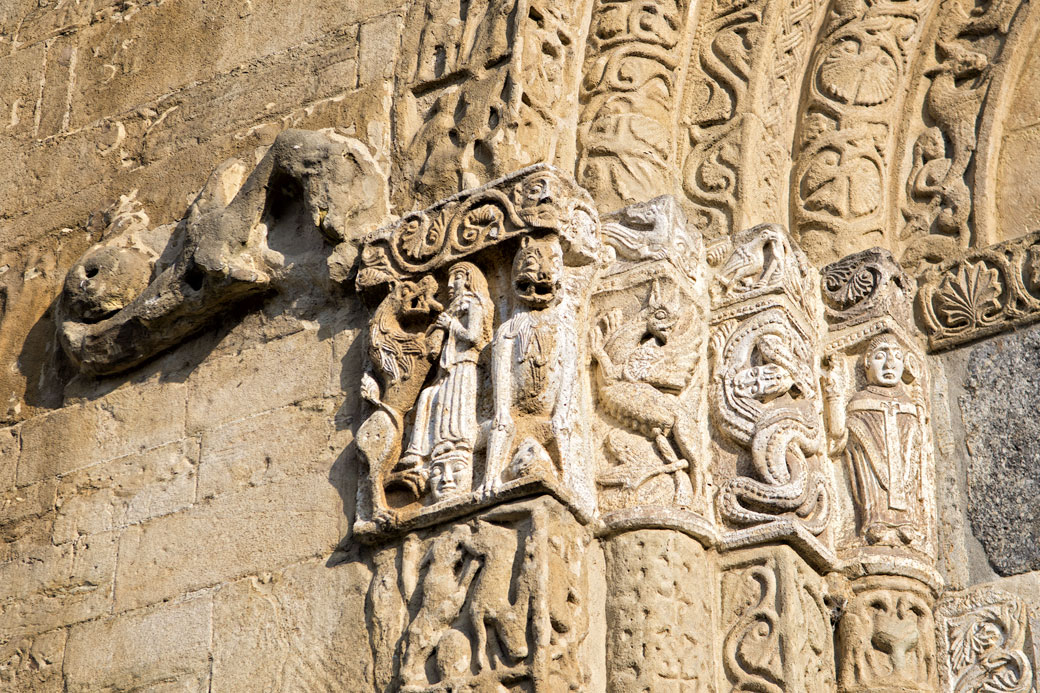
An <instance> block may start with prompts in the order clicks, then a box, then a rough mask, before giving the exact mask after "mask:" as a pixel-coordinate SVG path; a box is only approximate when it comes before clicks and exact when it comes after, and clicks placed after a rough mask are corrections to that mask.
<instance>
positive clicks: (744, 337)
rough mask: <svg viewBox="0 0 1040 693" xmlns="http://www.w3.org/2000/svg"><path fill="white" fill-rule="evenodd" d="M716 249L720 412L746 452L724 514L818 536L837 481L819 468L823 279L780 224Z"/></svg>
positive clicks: (716, 412)
mask: <svg viewBox="0 0 1040 693" xmlns="http://www.w3.org/2000/svg"><path fill="white" fill-rule="evenodd" d="M727 250H728V252H727ZM708 257H709V261H710V260H711V259H713V258H714V259H715V260H716V261H717V262H716V269H715V272H714V278H713V280H712V284H711V288H710V290H711V304H712V315H711V323H712V330H711V345H710V346H711V353H712V359H713V360H712V376H711V378H712V380H711V389H710V398H711V402H712V406H711V412H712V417H713V420H714V422H715V426H716V428H717V429H718V431H719V432H720V433H721V434H723V435H724V436H725V437H726V438H727V439H728V440H730V441H732V442H733V443H735V444H736V445H737V446H738V448H739V449H740V450H741V451H742V452H738V453H737V456H736V457H737V461H736V464H737V465H738V467H737V470H738V471H737V473H736V474H735V475H734V476H733V478H731V479H729V480H728V481H726V482H725V483H724V484H723V485H722V486H721V487H720V491H719V494H718V499H717V502H718V509H719V513H720V515H721V516H722V518H723V519H724V520H726V521H727V522H729V523H732V524H733V525H736V526H737V527H747V526H754V525H761V524H764V523H773V522H777V521H780V520H785V521H786V522H787V523H789V524H791V525H792V526H795V527H802V528H804V529H805V530H808V532H809V533H811V534H813V535H819V534H821V533H823V532H824V530H825V529H826V528H827V523H828V520H829V517H828V508H829V497H830V489H829V484H828V483H827V481H826V478H825V476H824V475H823V474H822V473H821V471H820V459H821V458H820V453H822V452H823V445H822V442H823V437H824V432H823V422H822V418H821V410H820V405H819V400H820V398H819V391H818V361H817V359H818V357H817V354H816V346H817V343H818V335H819V329H820V325H819V319H820V316H819V308H818V305H819V304H818V299H816V296H815V295H814V294H815V292H816V291H817V290H818V277H817V275H816V274H815V270H813V269H811V268H810V266H809V265H808V262H807V261H806V259H805V256H804V255H803V254H802V253H801V251H800V250H798V249H797V248H795V247H794V246H793V245H792V243H791V240H790V239H789V237H788V236H787V234H786V232H785V231H784V230H783V229H782V228H780V227H779V226H777V225H775V224H763V225H760V226H756V227H753V228H751V229H748V230H746V231H742V232H741V233H739V234H737V235H736V236H734V237H733V239H732V241H730V242H728V245H727V246H725V247H716V248H713V249H711V250H710V251H709V256H708ZM741 458H744V459H745V460H746V461H745V462H743V463H742V462H741ZM747 458H749V459H747ZM742 464H743V465H745V466H746V468H747V470H748V471H747V472H742V471H741V469H742V467H741V466H740V465H742Z"/></svg>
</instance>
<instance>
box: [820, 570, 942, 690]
mask: <svg viewBox="0 0 1040 693" xmlns="http://www.w3.org/2000/svg"><path fill="white" fill-rule="evenodd" d="M853 590H854V592H855V594H854V596H853V597H852V599H851V600H850V601H849V603H848V605H847V606H846V607H845V611H844V613H843V615H842V617H841V621H840V623H839V625H838V641H839V648H840V657H839V662H840V664H839V669H838V682H839V684H840V689H841V690H842V691H846V692H848V693H854V692H856V693H858V692H861V691H862V692H864V693H865V692H866V691H870V692H871V693H905V692H909V691H935V690H936V679H937V663H936V655H935V638H934V633H935V624H934V622H933V618H932V603H933V600H932V597H931V594H930V593H929V591H928V590H927V588H925V587H924V586H923V585H921V584H920V583H918V582H916V581H914V580H909V579H906V578H900V577H875V578H867V579H863V580H857V581H856V582H855V583H854V584H853Z"/></svg>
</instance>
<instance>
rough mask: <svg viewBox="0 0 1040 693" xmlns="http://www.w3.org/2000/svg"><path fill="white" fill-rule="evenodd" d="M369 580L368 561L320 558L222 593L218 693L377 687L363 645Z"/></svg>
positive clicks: (217, 620) (216, 611) (216, 646)
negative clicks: (331, 562) (332, 562)
mask: <svg viewBox="0 0 1040 693" xmlns="http://www.w3.org/2000/svg"><path fill="white" fill-rule="evenodd" d="M370 579H371V575H370V573H369V570H368V568H367V567H366V566H365V565H364V563H362V562H359V561H352V562H348V563H344V564H341V565H338V566H334V567H329V566H327V565H326V563H325V561H323V560H320V559H319V560H309V561H304V562H302V563H299V564H297V565H293V566H290V567H289V568H287V569H285V570H282V571H278V572H275V573H272V574H265V575H264V576H263V577H261V578H256V577H250V578H245V579H243V580H239V581H237V582H234V583H231V584H229V585H225V586H224V587H222V588H221V589H220V591H219V592H217V593H216V594H215V596H214V598H213V690H214V691H246V690H276V691H279V690H285V689H286V687H288V688H292V685H291V683H292V682H296V685H299V686H304V687H306V688H307V689H308V690H321V691H324V690H330V691H331V690H343V691H354V690H358V691H360V690H368V689H370V688H371V687H372V683H371V680H372V678H371V677H372V661H371V654H370V652H369V650H368V646H367V642H362V641H363V640H365V639H364V638H363V637H362V638H360V639H359V636H362V635H363V634H364V633H365V632H366V628H367V627H366V624H365V618H364V604H365V594H366V592H367V591H368V583H369V580H370ZM347 643H353V645H347ZM303 682H306V684H304V683H303Z"/></svg>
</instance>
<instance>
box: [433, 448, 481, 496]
mask: <svg viewBox="0 0 1040 693" xmlns="http://www.w3.org/2000/svg"><path fill="white" fill-rule="evenodd" d="M472 485H473V470H472V469H471V468H470V465H469V463H468V462H467V461H466V460H463V459H459V458H457V457H455V458H452V457H443V458H438V459H435V460H434V461H433V463H432V464H431V465H430V494H431V495H432V496H433V500H434V501H439V500H443V499H445V498H447V497H449V496H453V495H455V494H456V493H463V492H466V491H469V490H470V488H471V486H472Z"/></svg>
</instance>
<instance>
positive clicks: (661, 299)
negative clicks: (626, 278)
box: [646, 279, 679, 344]
mask: <svg viewBox="0 0 1040 693" xmlns="http://www.w3.org/2000/svg"><path fill="white" fill-rule="evenodd" d="M668 286H669V287H671V291H669V290H668V288H667V287H665V286H663V285H662V283H661V281H660V280H659V279H655V280H654V283H653V285H652V286H651V287H650V300H649V302H648V305H647V307H648V308H649V310H650V314H649V316H647V319H646V329H647V331H649V332H650V334H652V335H653V336H654V337H656V338H657V339H659V340H660V341H661V343H662V344H664V343H667V342H668V337H669V336H670V335H671V334H672V330H673V329H674V328H675V326H676V324H678V322H679V301H678V298H679V297H678V295H677V294H676V291H675V288H674V286H671V285H668Z"/></svg>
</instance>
